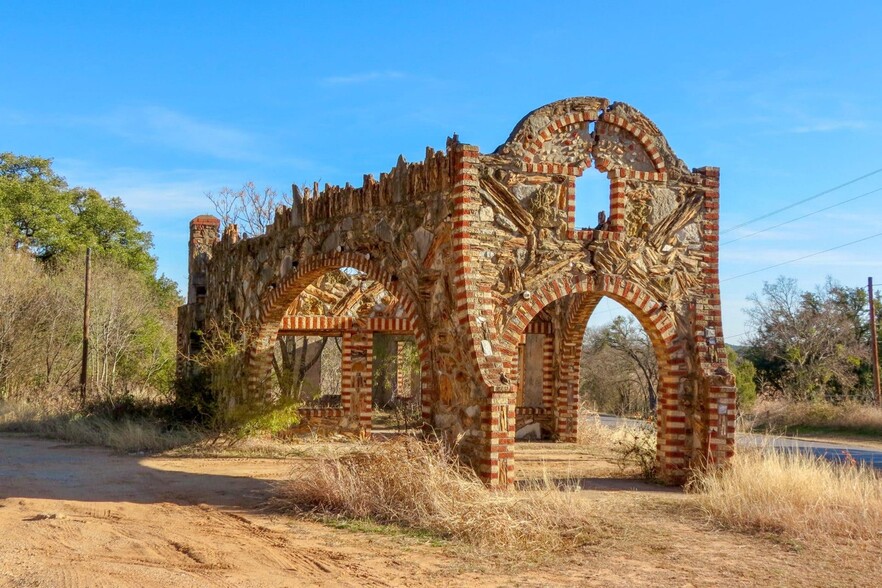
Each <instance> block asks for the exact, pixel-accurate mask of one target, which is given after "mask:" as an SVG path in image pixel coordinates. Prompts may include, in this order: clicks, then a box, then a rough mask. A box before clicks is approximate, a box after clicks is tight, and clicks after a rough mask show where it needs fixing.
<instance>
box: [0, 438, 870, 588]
mask: <svg viewBox="0 0 882 588" xmlns="http://www.w3.org/2000/svg"><path fill="white" fill-rule="evenodd" d="M516 451H517V452H518V460H519V463H520V464H521V466H520V467H521V470H520V471H521V472H522V474H521V475H527V476H529V475H541V472H542V470H543V469H544V468H546V467H548V466H551V467H552V468H556V469H557V470H560V472H563V473H567V474H568V475H570V474H574V475H577V476H586V477H584V478H582V479H583V481H584V482H585V483H584V484H583V488H586V489H587V491H586V492H585V493H584V500H585V504H586V508H590V509H592V512H595V513H597V515H596V516H597V517H598V519H599V521H600V522H601V527H600V528H601V532H600V535H599V536H598V537H597V541H596V542H593V543H592V544H591V545H589V546H587V547H586V548H585V549H583V550H580V551H579V552H577V553H572V554H568V555H565V556H564V555H560V554H553V555H552V556H551V557H550V558H548V559H546V560H543V561H542V562H539V563H536V562H529V561H527V558H524V557H522V556H521V554H511V553H509V554H495V553H491V554H483V555H482V554H475V553H473V552H469V551H468V550H466V549H464V548H462V547H456V546H455V545H450V544H448V545H444V544H441V545H439V544H438V543H437V542H431V541H429V540H427V539H425V538H418V537H414V536H409V535H406V534H401V533H399V534H394V533H392V534H390V533H382V532H371V533H364V532H356V531H354V530H351V529H334V528H331V527H328V526H325V525H321V524H318V523H312V522H309V521H304V520H302V519H297V518H292V517H287V516H281V515H277V514H273V513H272V512H270V511H267V510H264V509H262V508H261V506H262V504H264V503H265V501H266V499H267V497H268V496H269V492H270V489H271V484H272V482H273V481H275V480H280V479H283V478H285V477H286V476H288V475H290V473H291V471H292V469H297V468H300V467H303V466H304V464H305V463H306V460H308V459H309V458H308V457H297V458H290V459H258V458H250V457H249V458H229V457H220V458H219V457H212V458H197V457H144V456H132V455H119V454H114V453H112V452H110V451H108V450H106V449H101V448H94V447H81V446H71V445H66V444H60V443H58V442H55V441H48V440H42V439H35V438H30V437H25V436H14V435H0V586H47V587H53V588H54V587H74V586H77V587H79V586H88V587H93V586H96V587H101V586H106V587H118V586H121V587H127V586H132V587H138V588H171V587H174V588H178V587H195V586H200V587H201V586H242V587H263V586H266V587H270V586H272V587H277V586H482V587H484V586H487V587H492V586H500V587H502V586H505V587H511V586H622V587H624V586H628V587H630V586H717V585H725V586H756V585H773V586H831V585H843V584H842V583H843V582H844V584H846V585H849V586H859V585H876V582H875V580H874V579H875V578H878V577H880V574H882V547H880V545H878V544H876V543H875V542H873V543H871V544H867V545H864V546H861V547H860V548H859V549H857V550H855V549H854V548H849V549H848V554H849V555H848V557H843V554H838V553H837V552H836V551H835V550H834V551H831V550H829V549H821V548H815V547H812V546H811V545H808V546H803V545H800V546H796V547H794V546H793V545H792V544H790V543H788V542H782V541H780V540H777V539H775V538H774V537H772V538H767V537H762V536H754V535H746V534H739V533H733V532H727V531H722V530H720V529H717V528H714V527H713V526H711V525H708V524H707V523H706V520H705V519H703V517H702V516H701V515H700V514H699V513H695V512H694V510H690V508H689V507H688V504H689V503H688V497H685V496H684V495H683V494H682V493H680V492H679V491H672V489H665V488H661V487H658V486H649V485H647V484H645V483H641V482H639V481H636V480H623V479H618V480H609V479H604V478H603V477H604V476H607V475H609V474H610V473H611V472H612V471H614V467H615V466H613V465H612V464H610V463H609V462H605V461H603V460H602V459H599V458H598V457H597V456H595V455H593V454H591V453H590V452H589V451H586V450H585V449H584V448H580V447H575V446H566V445H565V444H558V445H554V444H544V445H543V444H524V445H522V446H520V447H518V448H516ZM555 471H556V470H555V469H552V472H553V473H554V472H555ZM531 472H532V474H531ZM588 476H600V477H599V478H593V477H588ZM684 501H687V502H684Z"/></svg>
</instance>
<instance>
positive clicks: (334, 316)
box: [247, 254, 427, 435]
mask: <svg viewBox="0 0 882 588" xmlns="http://www.w3.org/2000/svg"><path fill="white" fill-rule="evenodd" d="M303 265H304V266H303V267H300V268H296V266H295V268H296V269H295V271H293V272H291V273H290V275H289V276H288V277H287V278H286V279H285V280H283V282H282V284H280V285H278V286H275V287H274V288H272V289H271V290H270V291H269V292H268V294H267V295H266V296H265V305H264V311H263V317H264V319H263V320H262V322H261V328H260V331H259V332H258V333H257V335H256V336H254V337H253V339H252V346H251V348H250V350H249V356H248V360H249V361H248V367H247V370H248V377H249V382H250V387H251V393H252V394H259V395H262V396H263V397H264V398H268V399H275V398H284V399H290V400H293V401H295V402H297V403H298V404H299V405H300V407H301V408H300V413H301V420H302V423H301V427H302V428H305V429H311V430H332V431H338V432H349V433H353V434H359V435H363V434H366V433H370V431H371V429H372V424H373V423H372V417H373V412H374V411H373V407H374V406H375V405H376V403H375V402H374V398H373V397H374V394H375V391H376V390H377V389H378V388H377V387H376V386H375V382H377V381H378V380H381V379H383V378H386V379H388V377H389V374H390V373H391V379H392V380H393V382H394V383H393V389H394V390H395V392H396V393H397V392H398V388H399V387H401V388H402V390H401V393H400V394H396V396H397V397H406V398H407V400H408V403H409V405H414V406H415V407H416V409H415V410H412V411H411V412H410V413H408V417H409V420H408V423H407V424H408V426H409V427H410V428H413V429H417V428H419V426H420V425H421V424H422V422H423V418H424V416H423V414H424V412H425V411H424V410H423V403H422V400H423V397H424V396H425V388H426V386H425V382H424V381H423V378H422V377H421V375H420V374H421V373H422V372H423V371H424V369H423V366H422V364H423V363H424V361H425V358H426V357H427V354H425V353H422V349H421V346H424V345H425V340H424V337H423V336H422V333H421V331H420V329H419V327H418V323H417V320H416V318H415V313H414V310H413V305H412V304H411V303H410V301H409V298H408V296H407V294H405V293H403V292H402V291H401V289H400V288H398V287H397V286H398V283H397V279H396V278H395V277H394V276H389V275H387V274H385V273H384V272H382V271H379V270H377V269H376V268H375V267H374V266H373V265H372V264H371V263H370V262H369V260H367V258H366V257H364V256H360V255H354V254H339V255H334V256H327V257H319V258H316V259H314V260H310V262H308V263H306V264H303ZM383 338H392V340H393V341H395V342H396V347H395V351H396V352H398V351H401V355H402V356H404V357H407V358H408V359H409V361H410V363H409V364H408V365H407V367H408V368H409V370H408V371H407V373H402V374H401V376H400V377H399V375H398V373H397V369H396V368H397V363H398V361H399V360H398V358H397V355H398V354H397V353H396V357H395V358H394V359H395V361H393V362H392V369H391V370H390V369H388V367H387V369H386V370H385V373H383V374H380V375H381V376H382V377H381V378H378V374H377V365H376V361H375V357H376V355H377V354H376V353H375V344H376V343H375V342H376V340H378V339H380V340H382V339H383ZM398 343H402V345H400V346H399V345H398ZM400 361H401V363H402V364H403V363H405V361H404V360H400ZM414 363H416V367H414V366H413V364H414ZM402 371H404V370H402ZM399 382H400V386H399ZM404 386H407V387H408V389H407V391H406V393H405V390H404V389H403V387H404ZM380 390H382V388H381V387H380Z"/></svg>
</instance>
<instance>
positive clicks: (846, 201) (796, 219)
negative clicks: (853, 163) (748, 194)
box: [720, 188, 882, 245]
mask: <svg viewBox="0 0 882 588" xmlns="http://www.w3.org/2000/svg"><path fill="white" fill-rule="evenodd" d="M877 192H882V188H876V189H875V190H870V191H869V192H864V193H863V194H859V195H857V196H854V197H853V198H848V199H847V200H842V201H840V202H837V203H835V204H831V205H830V206H825V207H824V208H819V209H818V210H815V211H814V212H809V213H807V214H803V215H802V216H798V217H796V218H792V219H790V220H787V221H784V222H780V223H778V224H777V225H772V226H770V227H766V228H765V229H760V230H759V231H754V232H753V233H748V234H747V235H742V236H740V237H735V238H734V239H729V240H728V241H723V242H722V243H720V245H728V244H729V243H734V242H735V241H740V240H742V239H747V238H750V237H753V236H754V235H759V234H760V233H765V232H766V231H771V230H772V229H777V228H778V227H783V226H784V225H789V224H790V223H793V222H796V221H799V220H802V219H804V218H808V217H810V216H814V215H816V214H818V213H821V212H825V211H827V210H830V209H831V208H836V207H837V206H842V205H843V204H848V203H849V202H854V201H855V200H859V199H861V198H864V197H865V196H869V195H871V194H875V193H877Z"/></svg>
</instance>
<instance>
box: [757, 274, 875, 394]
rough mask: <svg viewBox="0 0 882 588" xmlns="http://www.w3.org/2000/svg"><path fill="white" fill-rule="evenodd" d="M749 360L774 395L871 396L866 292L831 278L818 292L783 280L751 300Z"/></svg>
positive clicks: (794, 282) (771, 284)
mask: <svg viewBox="0 0 882 588" xmlns="http://www.w3.org/2000/svg"><path fill="white" fill-rule="evenodd" d="M748 300H750V301H751V302H752V303H753V305H752V307H751V308H749V309H748V315H749V317H750V322H749V324H750V325H751V326H752V327H753V328H754V330H755V334H754V335H753V337H752V338H751V340H750V342H749V349H748V352H747V356H748V358H749V359H750V360H751V361H752V362H753V363H754V365H755V366H756V368H757V373H758V375H759V378H760V380H761V381H763V382H764V383H765V385H766V388H767V389H768V390H769V391H773V392H776V393H778V394H781V395H783V396H785V397H788V398H792V399H796V400H820V399H823V398H835V397H844V396H860V395H863V394H865V393H866V377H865V376H864V375H863V374H866V373H867V372H868V367H869V365H870V364H869V353H868V347H869V345H868V343H869V319H868V313H867V311H866V310H865V308H866V303H867V298H866V294H864V293H863V290H862V288H853V289H851V288H846V287H843V286H841V285H840V284H837V283H836V282H834V281H833V280H832V279H829V278H828V279H827V281H826V282H825V283H824V284H823V285H822V286H819V287H818V288H817V289H816V290H815V291H813V292H810V291H803V290H801V289H799V287H798V286H797V283H796V280H793V279H789V278H785V277H781V278H779V279H778V280H777V281H775V282H772V283H766V284H765V285H764V286H763V290H762V294H761V295H756V294H754V295H752V296H751V297H749V298H748Z"/></svg>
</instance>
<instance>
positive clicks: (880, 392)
mask: <svg viewBox="0 0 882 588" xmlns="http://www.w3.org/2000/svg"><path fill="white" fill-rule="evenodd" d="M867 292H868V293H869V295H870V336H871V337H872V338H873V391H874V392H875V393H876V402H877V403H878V404H879V406H882V388H880V386H879V339H878V338H877V337H876V301H875V300H873V277H872V276H870V277H869V278H867Z"/></svg>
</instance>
